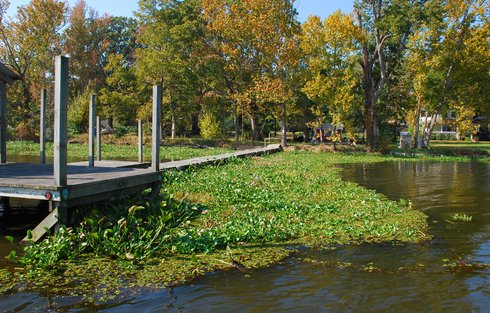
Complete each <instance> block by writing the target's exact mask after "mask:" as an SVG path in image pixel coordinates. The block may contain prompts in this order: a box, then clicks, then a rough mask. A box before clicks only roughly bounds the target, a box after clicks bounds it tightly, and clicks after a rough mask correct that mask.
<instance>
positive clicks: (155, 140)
mask: <svg viewBox="0 0 490 313" xmlns="http://www.w3.org/2000/svg"><path fill="white" fill-rule="evenodd" d="M161 108H162V87H161V86H153V117H152V125H151V138H152V145H151V169H152V171H153V172H157V173H158V172H159V171H160V127H161V125H160V121H161V116H160V114H161ZM161 188H162V179H161V175H158V180H157V181H156V182H154V183H153V184H152V186H151V193H150V198H151V202H152V204H153V206H158V205H159V195H160V189H161Z"/></svg>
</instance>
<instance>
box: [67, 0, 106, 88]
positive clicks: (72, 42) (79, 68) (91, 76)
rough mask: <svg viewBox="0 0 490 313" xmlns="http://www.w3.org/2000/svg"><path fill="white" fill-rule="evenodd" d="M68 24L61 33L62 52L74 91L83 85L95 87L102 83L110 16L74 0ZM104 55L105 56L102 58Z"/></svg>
mask: <svg viewBox="0 0 490 313" xmlns="http://www.w3.org/2000/svg"><path fill="white" fill-rule="evenodd" d="M69 22H70V26H69V27H68V29H66V31H65V32H64V40H65V44H64V52H65V53H67V54H69V55H70V57H71V63H70V68H71V73H72V74H73V75H74V76H75V77H76V80H74V81H73V82H74V84H75V90H76V92H77V93H82V92H84V91H85V90H86V89H87V88H89V89H93V90H96V89H98V88H100V87H101V86H102V84H103V82H104V78H105V77H104V66H105V65H106V63H105V62H107V54H108V47H109V45H110V43H109V40H108V39H107V38H106V36H107V33H108V25H109V22H110V18H109V17H108V16H102V17H101V16H99V14H98V13H97V11H95V10H94V9H92V8H90V7H88V6H87V3H86V2H85V1H84V0H78V1H77V2H76V3H75V6H74V7H73V8H72V9H71V12H70V18H69ZM104 56H106V57H105V58H104Z"/></svg>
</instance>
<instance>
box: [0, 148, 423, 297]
mask: <svg viewBox="0 0 490 313" xmlns="http://www.w3.org/2000/svg"><path fill="white" fill-rule="evenodd" d="M387 159H389V158H387V157H383V156H376V155H374V156H373V155H365V154H347V153H345V154H333V153H311V152H304V151H292V152H284V153H280V154H274V155H269V156H265V157H260V158H250V159H241V160H232V161H230V162H229V163H228V164H226V165H222V166H208V167H204V168H200V169H189V170H186V171H183V172H177V171H175V172H166V173H165V174H164V185H163V188H162V192H161V195H160V197H161V199H160V204H159V205H158V206H157V207H152V206H150V205H149V204H148V203H147V198H145V196H144V195H140V196H138V197H135V198H127V199H121V200H119V201H118V202H116V203H115V202H112V203H110V204H108V205H106V206H98V207H94V208H92V210H91V211H90V213H87V211H85V212H81V213H80V215H81V216H83V217H84V221H83V222H82V223H81V224H80V225H78V226H77V227H76V228H73V229H65V228H62V229H61V231H59V232H57V233H56V234H54V235H53V236H51V237H49V238H47V239H46V240H44V241H43V242H41V243H40V244H36V245H32V246H29V247H27V248H26V249H25V255H24V256H23V257H20V258H18V260H17V262H20V265H21V267H22V269H20V270H17V271H15V272H13V273H12V272H6V271H0V285H1V286H4V287H3V288H2V290H0V291H1V292H8V290H11V287H12V286H14V285H15V286H17V287H16V288H19V287H20V289H19V290H31V291H38V292H43V293H48V294H51V293H55V294H62V295H67V296H74V297H82V298H83V299H84V301H88V302H90V303H98V302H105V301H113V300H114V299H118V298H120V297H126V296H127V295H128V294H130V293H137V292H140V291H141V290H147V289H148V288H149V289H153V288H162V287H164V286H167V285H168V284H173V283H177V282H183V281H187V280H189V279H192V278H193V277H196V276H199V275H202V274H203V273H205V272H209V271H213V270H218V269H230V270H240V271H243V272H244V273H245V275H248V272H249V270H250V269H253V268H258V267H264V266H267V265H270V264H273V263H276V262H278V261H280V260H281V259H283V258H285V257H287V256H288V255H289V254H291V253H293V252H294V250H295V247H299V246H328V245H332V244H359V243H379V242H402V243H404V242H421V241H425V240H428V239H429V238H430V236H429V235H428V234H427V233H426V231H427V224H426V220H425V219H426V216H425V215H424V214H423V213H421V212H420V211H417V210H414V209H412V208H411V207H410V203H408V202H406V201H403V200H402V201H398V202H394V201H390V200H388V199H386V197H384V196H382V195H380V194H376V193H375V192H373V191H371V190H367V189H365V188H362V187H360V186H358V185H356V184H354V183H349V182H344V181H342V180H341V178H340V169H338V168H337V167H336V166H335V164H338V163H359V162H378V161H383V160H387ZM17 266H19V265H17Z"/></svg>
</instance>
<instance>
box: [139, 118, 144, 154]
mask: <svg viewBox="0 0 490 313" xmlns="http://www.w3.org/2000/svg"><path fill="white" fill-rule="evenodd" d="M138 162H140V163H143V122H142V121H141V120H138Z"/></svg>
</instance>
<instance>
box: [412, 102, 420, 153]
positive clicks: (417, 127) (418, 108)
mask: <svg viewBox="0 0 490 313" xmlns="http://www.w3.org/2000/svg"><path fill="white" fill-rule="evenodd" d="M415 114H416V115H417V121H416V122H415V130H414V143H415V144H414V145H413V146H414V147H415V148H416V149H420V147H419V128H420V106H418V107H417V111H416V113H415Z"/></svg>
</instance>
